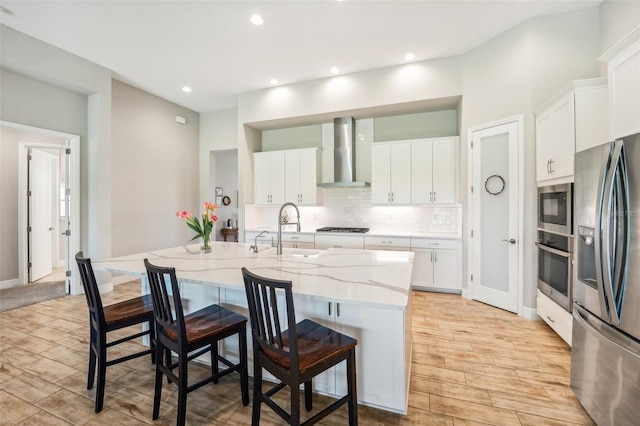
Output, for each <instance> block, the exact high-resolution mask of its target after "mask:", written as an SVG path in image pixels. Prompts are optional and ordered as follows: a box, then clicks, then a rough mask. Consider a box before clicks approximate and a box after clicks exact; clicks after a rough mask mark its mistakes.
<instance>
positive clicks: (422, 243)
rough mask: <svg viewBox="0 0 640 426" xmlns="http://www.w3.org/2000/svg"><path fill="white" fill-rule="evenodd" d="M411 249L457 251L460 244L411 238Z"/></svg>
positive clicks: (454, 241)
mask: <svg viewBox="0 0 640 426" xmlns="http://www.w3.org/2000/svg"><path fill="white" fill-rule="evenodd" d="M411 248H426V249H448V250H455V249H457V248H458V242H457V241H456V240H435V239H427V238H411Z"/></svg>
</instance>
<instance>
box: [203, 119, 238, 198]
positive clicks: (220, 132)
mask: <svg viewBox="0 0 640 426" xmlns="http://www.w3.org/2000/svg"><path fill="white" fill-rule="evenodd" d="M237 129H238V111H237V109H235V108H233V109H227V110H222V111H216V112H208V113H202V114H200V143H199V146H200V148H199V161H200V163H199V176H200V177H199V183H200V185H199V186H200V203H204V202H205V201H213V199H212V198H211V194H213V191H214V188H213V187H211V185H210V182H211V180H210V178H209V177H210V174H211V168H212V167H213V166H214V165H213V164H212V163H211V158H212V157H211V153H212V152H215V151H225V150H235V149H238V130H237ZM236 172H237V168H236Z"/></svg>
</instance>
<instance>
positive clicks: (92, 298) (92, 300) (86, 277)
mask: <svg viewBox="0 0 640 426" xmlns="http://www.w3.org/2000/svg"><path fill="white" fill-rule="evenodd" d="M76 263H77V264H78V270H79V271H80V280H81V281H82V287H83V288H84V295H85V297H86V298H87V306H88V307H89V316H90V318H91V321H93V322H94V326H95V328H96V330H106V326H107V323H106V319H105V317H104V310H103V308H102V298H101V297H100V290H99V289H98V283H97V282H96V276H95V274H94V273H93V267H92V266H91V259H89V258H88V257H84V255H83V253H82V252H81V251H79V252H78V253H76Z"/></svg>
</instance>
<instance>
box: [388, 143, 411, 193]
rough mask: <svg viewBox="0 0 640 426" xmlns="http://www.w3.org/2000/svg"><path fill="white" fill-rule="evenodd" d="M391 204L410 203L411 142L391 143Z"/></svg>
mask: <svg viewBox="0 0 640 426" xmlns="http://www.w3.org/2000/svg"><path fill="white" fill-rule="evenodd" d="M390 162H391V187H390V190H391V204H411V144H409V143H402V144H392V145H391V158H390Z"/></svg>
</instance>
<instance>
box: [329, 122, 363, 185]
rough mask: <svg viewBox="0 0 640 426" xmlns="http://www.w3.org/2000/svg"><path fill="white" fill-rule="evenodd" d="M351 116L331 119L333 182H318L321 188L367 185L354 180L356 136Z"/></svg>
mask: <svg viewBox="0 0 640 426" xmlns="http://www.w3.org/2000/svg"><path fill="white" fill-rule="evenodd" d="M355 133H356V130H355V123H354V121H353V117H339V118H334V119H333V182H324V183H319V184H318V186H319V187H321V188H354V187H364V186H369V182H362V181H361V182H357V181H356V142H355V141H356V137H355Z"/></svg>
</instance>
